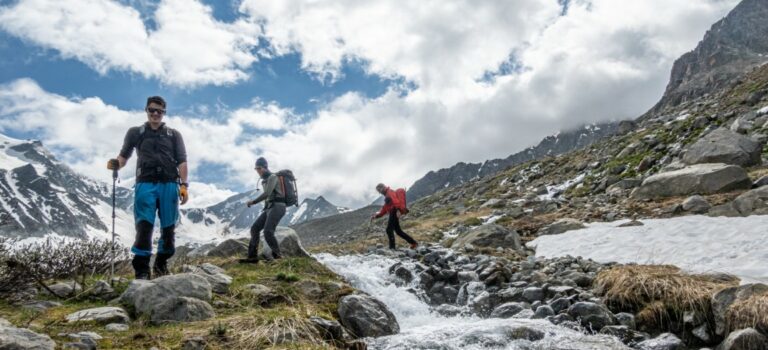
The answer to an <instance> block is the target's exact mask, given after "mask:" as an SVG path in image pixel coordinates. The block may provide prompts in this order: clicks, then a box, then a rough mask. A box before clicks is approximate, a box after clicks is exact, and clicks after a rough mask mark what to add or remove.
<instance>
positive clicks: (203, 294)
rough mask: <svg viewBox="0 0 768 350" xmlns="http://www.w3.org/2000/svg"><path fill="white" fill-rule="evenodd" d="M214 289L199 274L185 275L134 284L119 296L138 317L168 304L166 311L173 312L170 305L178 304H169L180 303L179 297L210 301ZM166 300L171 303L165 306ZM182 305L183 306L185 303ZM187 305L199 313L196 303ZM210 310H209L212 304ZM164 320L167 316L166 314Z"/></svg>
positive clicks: (152, 312)
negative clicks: (170, 310)
mask: <svg viewBox="0 0 768 350" xmlns="http://www.w3.org/2000/svg"><path fill="white" fill-rule="evenodd" d="M211 289H212V288H211V284H210V283H209V282H208V280H206V279H205V277H202V276H200V275H197V274H191V273H183V274H178V275H170V276H163V277H160V278H157V279H154V280H152V281H139V282H137V281H134V282H131V284H130V285H129V286H128V289H127V290H126V291H125V292H124V293H123V294H122V295H121V296H120V303H122V304H123V305H126V306H130V307H133V309H134V310H135V311H136V313H137V314H139V315H141V314H147V315H153V314H154V313H155V312H154V311H155V309H156V308H159V307H161V305H165V306H164V311H166V312H167V311H168V310H169V309H173V308H172V307H171V306H174V305H175V304H173V303H170V302H177V301H179V298H193V299H197V300H200V301H203V302H207V301H210V300H211V293H212V290H211ZM166 301H168V302H169V303H166ZM180 303H181V304H184V301H181V302H180ZM166 304H167V305H166ZM188 304H190V308H192V309H193V310H191V311H195V310H196V309H195V307H196V306H197V303H194V302H193V303H188ZM206 304H207V303H206ZM183 307H185V306H184V305H181V308H183ZM208 307H209V308H210V305H208ZM202 308H204V307H202ZM212 310H213V309H212V308H211V311H212ZM176 316H178V315H176ZM153 317H154V316H153ZM162 317H166V316H165V315H163V316H162ZM179 318H182V317H179Z"/></svg>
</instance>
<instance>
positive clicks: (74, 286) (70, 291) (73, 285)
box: [46, 281, 83, 298]
mask: <svg viewBox="0 0 768 350" xmlns="http://www.w3.org/2000/svg"><path fill="white" fill-rule="evenodd" d="M48 289H50V290H51V291H52V292H53V293H55V294H56V296H57V297H59V298H63V297H69V296H73V295H74V294H75V293H79V292H82V291H83V287H82V286H80V283H77V282H75V281H65V282H59V283H56V284H52V285H50V286H48ZM46 292H47V290H46Z"/></svg>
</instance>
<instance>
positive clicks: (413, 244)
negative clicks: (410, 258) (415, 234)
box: [411, 242, 419, 250]
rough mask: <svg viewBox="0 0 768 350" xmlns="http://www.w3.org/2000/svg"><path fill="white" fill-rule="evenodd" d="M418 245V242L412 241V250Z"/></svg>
mask: <svg viewBox="0 0 768 350" xmlns="http://www.w3.org/2000/svg"><path fill="white" fill-rule="evenodd" d="M418 246H419V244H418V243H415V242H414V243H411V249H414V250H415V249H416V248H417V247H418Z"/></svg>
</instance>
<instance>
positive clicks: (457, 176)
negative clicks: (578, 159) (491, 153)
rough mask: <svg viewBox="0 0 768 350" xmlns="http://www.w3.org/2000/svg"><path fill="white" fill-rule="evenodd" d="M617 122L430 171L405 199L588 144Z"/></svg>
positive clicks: (609, 132)
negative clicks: (504, 154) (510, 152)
mask: <svg viewBox="0 0 768 350" xmlns="http://www.w3.org/2000/svg"><path fill="white" fill-rule="evenodd" d="M619 125H620V123H619V122H612V123H600V124H595V125H586V126H584V127H582V128H578V129H575V130H570V131H565V132H561V133H558V134H557V135H553V136H547V137H546V138H544V139H543V140H542V141H541V142H539V144H538V145H536V146H533V147H529V148H526V149H524V150H522V151H520V152H518V153H515V154H513V155H511V156H509V157H507V158H504V159H493V160H487V161H485V162H483V163H463V162H462V163H458V164H456V165H454V166H452V167H450V168H444V169H440V170H438V171H430V172H429V173H427V174H426V175H424V176H423V177H422V178H420V179H418V180H416V182H414V183H413V185H411V187H410V188H408V191H407V195H408V200H409V201H415V200H417V199H420V198H423V197H426V196H428V195H431V194H433V193H435V192H437V191H439V190H442V189H445V188H449V187H454V186H458V185H461V184H463V183H466V182H468V181H470V180H472V179H476V178H481V177H485V176H488V175H493V174H496V173H498V172H499V171H502V170H504V169H507V168H509V167H511V166H515V165H518V164H521V163H524V162H527V161H531V160H535V159H540V158H542V157H547V156H554V155H558V154H563V153H567V152H570V151H572V150H575V149H579V148H583V147H586V146H589V145H591V144H593V143H595V142H597V141H598V140H601V139H603V138H605V137H608V136H610V135H613V134H615V133H616V132H617V131H618V130H619Z"/></svg>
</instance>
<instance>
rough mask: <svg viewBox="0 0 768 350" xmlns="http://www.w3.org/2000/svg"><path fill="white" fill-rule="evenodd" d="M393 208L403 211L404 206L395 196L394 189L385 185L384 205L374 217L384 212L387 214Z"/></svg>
mask: <svg viewBox="0 0 768 350" xmlns="http://www.w3.org/2000/svg"><path fill="white" fill-rule="evenodd" d="M394 209H397V210H400V212H403V211H404V210H405V206H404V205H403V203H400V200H399V199H398V198H397V194H395V191H393V190H392V189H391V188H389V187H387V189H386V190H384V206H382V207H381V210H379V212H378V213H377V214H376V217H377V218H380V217H382V216H384V215H386V214H389V212H390V211H392V210H394Z"/></svg>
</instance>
